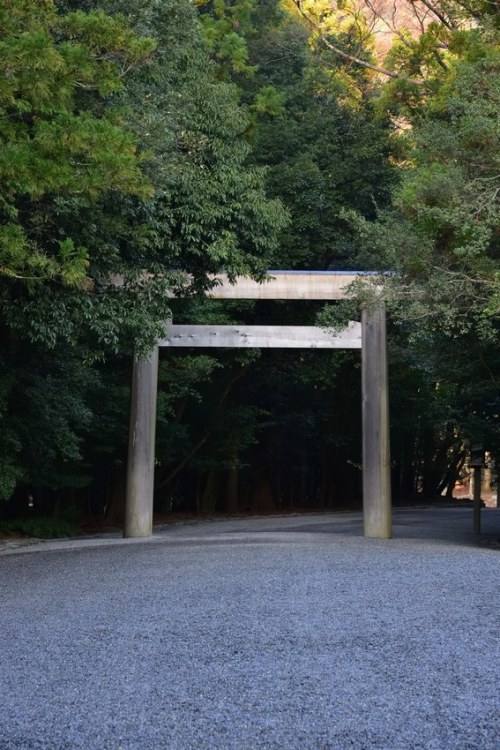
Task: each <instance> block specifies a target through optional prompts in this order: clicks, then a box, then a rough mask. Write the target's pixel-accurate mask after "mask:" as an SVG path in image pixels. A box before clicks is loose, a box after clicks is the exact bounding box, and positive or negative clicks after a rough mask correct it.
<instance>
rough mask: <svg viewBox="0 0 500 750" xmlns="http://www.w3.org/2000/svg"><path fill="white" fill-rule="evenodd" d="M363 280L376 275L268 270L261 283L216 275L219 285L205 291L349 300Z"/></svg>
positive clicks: (221, 296)
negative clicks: (353, 287)
mask: <svg viewBox="0 0 500 750" xmlns="http://www.w3.org/2000/svg"><path fill="white" fill-rule="evenodd" d="M362 277H364V278H367V277H368V278H371V279H375V278H376V277H377V274H367V273H361V272H360V273H356V272H352V273H351V272H348V271H345V272H338V271H267V273H266V278H265V279H264V280H263V281H262V282H260V281H254V280H253V279H250V278H248V277H247V276H238V277H237V278H236V281H235V282H234V283H231V282H230V281H229V279H228V277H227V276H226V275H225V274H217V276H216V277H214V278H215V279H216V280H217V281H218V283H217V284H216V286H214V287H213V288H212V289H211V290H210V291H209V292H207V296H208V297H211V298H213V299H303V300H307V299H322V300H338V299H345V298H346V297H349V296H350V294H349V292H348V287H349V285H350V284H352V283H353V282H354V281H356V280H357V279H360V278H362Z"/></svg>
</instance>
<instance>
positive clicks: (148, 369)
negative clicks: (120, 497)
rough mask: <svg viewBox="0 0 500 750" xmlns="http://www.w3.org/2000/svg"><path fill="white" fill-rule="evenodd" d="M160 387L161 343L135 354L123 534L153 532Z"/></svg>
mask: <svg viewBox="0 0 500 750" xmlns="http://www.w3.org/2000/svg"><path fill="white" fill-rule="evenodd" d="M157 389H158V347H157V346H155V348H154V349H153V351H152V352H151V354H150V355H149V357H147V358H144V359H138V358H137V357H134V369H133V375H132V393H131V405H130V432H129V446H128V463H127V491H126V501H125V528H124V532H123V536H125V537H141V536H151V534H152V533H153V491H154V463H155V432H156V393H157Z"/></svg>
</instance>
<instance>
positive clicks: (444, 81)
mask: <svg viewBox="0 0 500 750" xmlns="http://www.w3.org/2000/svg"><path fill="white" fill-rule="evenodd" d="M498 21H499V15H498V5H497V3H496V2H494V1H493V0H480V1H478V0H464V1H462V0H460V1H459V2H457V1H456V0H430V1H427V0H417V1H416V2H410V0H399V2H396V3H393V2H391V3H386V2H385V1H384V0H356V2H350V0H346V1H345V2H343V1H342V2H335V1H330V0H302V1H300V0H232V1H231V0H227V1H224V0H197V2H194V3H193V2H190V1H189V0H162V1H161V2H160V1H159V0H122V1H121V2H118V0H116V1H115V0H109V1H108V2H104V0H102V2H99V0H81V1H78V0H54V1H52V0H45V1H44V2H42V3H41V2H35V0H0V60H1V66H2V70H3V71H4V74H3V76H2V78H1V80H0V140H1V145H2V148H1V149H0V362H1V369H0V519H3V521H2V523H3V527H4V528H6V529H7V528H10V529H13V528H24V529H28V530H29V529H30V528H31V530H33V528H34V526H33V523H34V519H40V518H42V519H43V518H46V519H47V518H48V519H50V520H49V526H48V527H47V528H49V529H50V533H64V532H69V530H70V529H71V524H72V523H75V522H82V520H84V519H86V521H87V522H88V521H89V519H90V520H93V521H101V522H102V521H103V520H104V521H105V522H106V523H108V524H110V523H119V522H120V519H121V517H122V515H123V505H124V487H125V470H126V453H127V433H128V410H129V394H130V373H131V361H132V354H133V352H134V350H138V351H140V352H145V351H147V349H148V347H150V346H151V345H152V343H153V342H154V340H155V338H156V337H158V336H159V335H160V334H161V332H162V326H163V323H164V321H165V320H166V319H167V318H169V317H170V316H171V315H173V318H174V320H175V322H177V323H182V322H198V323H230V322H231V323H233V322H240V323H242V322H245V323H249V324H258V323H269V324H272V323H277V324H283V323H288V324H295V325H301V324H309V325H310V324H319V325H323V326H338V325H341V324H342V322H343V321H345V320H346V319H348V318H353V317H354V318H355V317H356V316H358V315H359V308H360V306H361V305H362V304H363V301H366V299H365V297H364V294H365V292H364V291H363V290H362V289H359V290H357V292H356V294H355V295H354V298H353V299H352V300H349V302H348V303H345V304H344V303H342V304H336V305H330V306H325V305H323V304H319V303H312V302H296V303H289V302H284V301H281V302H253V301H252V302H249V301H246V302H232V303H229V302H224V303H222V302H215V301H209V300H207V299H206V297H205V296H204V293H205V292H206V290H207V289H209V288H210V286H211V284H212V283H213V281H212V280H211V278H212V276H211V275H213V274H217V273H218V272H222V271H224V272H226V273H229V275H230V277H234V276H235V275H238V274H248V275H250V276H252V277H254V278H256V279H259V278H261V277H262V274H263V272H264V271H265V270H266V269H292V270H293V269H302V270H370V271H382V272H386V273H385V275H384V277H383V278H384V285H383V286H384V288H383V294H384V298H385V301H386V304H387V307H388V310H389V357H390V361H389V366H390V400H391V442H392V464H391V472H392V485H393V494H394V498H395V501H396V502H411V501H414V500H415V498H417V497H418V498H420V499H421V498H422V497H424V498H425V499H426V500H431V499H438V498H441V497H442V496H443V494H444V495H448V496H451V495H452V492H453V489H454V487H455V484H456V482H457V481H458V480H459V479H460V478H461V476H463V472H464V466H465V465H466V462H467V456H468V450H469V448H470V446H471V445H478V444H479V445H481V446H482V447H483V448H484V449H485V450H487V451H488V452H489V455H490V456H491V457H492V458H495V457H496V458H497V461H498V460H499V459H500V429H499V426H500V393H499V389H498V377H499V373H500V368H499V365H500V348H499V313H500V265H499V258H500V252H499V224H498V205H499V204H498V197H499V193H500V183H499V175H500V165H499V149H498V146H499V119H498V118H499V115H498V113H499V111H500V106H499V104H500V91H499V88H500V75H499V46H498ZM186 272H187V273H188V276H186ZM187 278H189V281H187V280H186V279H187ZM116 279H120V283H116ZM172 292H173V293H174V294H175V295H176V298H175V299H172ZM360 390H361V387H360V361H359V353H353V352H340V351H303V352H291V351H283V350H269V351H253V350H248V351H243V352H242V351H235V350H230V351H224V352H220V353H216V354H214V352H213V350H211V351H210V350H207V351H199V352H198V353H192V352H186V353H184V352H183V353H175V354H174V353H172V352H170V351H169V352H168V354H165V353H162V358H161V362H160V391H159V403H158V421H157V454H156V493H155V510H156V512H157V513H158V514H161V515H162V517H163V518H165V517H167V516H168V515H169V514H177V513H181V512H185V513H200V514H204V515H207V514H208V515H210V514H213V513H216V512H228V513H238V512H242V513H244V512H254V513H255V512H258V513H264V512H277V511H290V510H294V509H299V510H301V509H335V508H346V507H358V505H359V504H360V502H361V417H360V413H361V408H360ZM30 524H31V526H30ZM36 524H38V525H37V526H36V528H37V530H38V532H39V533H42V531H40V530H41V529H42V526H43V522H42V521H40V520H37V521H36ZM45 525H46V524H45Z"/></svg>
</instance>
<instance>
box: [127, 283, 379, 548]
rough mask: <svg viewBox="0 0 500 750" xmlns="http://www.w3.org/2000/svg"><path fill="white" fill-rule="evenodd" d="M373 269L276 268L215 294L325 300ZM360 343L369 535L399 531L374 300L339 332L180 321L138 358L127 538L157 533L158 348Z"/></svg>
mask: <svg viewBox="0 0 500 750" xmlns="http://www.w3.org/2000/svg"><path fill="white" fill-rule="evenodd" d="M367 276H372V279H373V277H374V274H364V273H350V272H333V271H332V272H330V271H269V272H268V278H267V279H266V280H265V281H264V282H262V283H258V282H256V281H254V280H252V279H248V278H246V277H239V278H237V279H236V282H235V283H232V284H231V283H229V281H228V279H227V277H224V276H220V277H218V278H217V281H218V283H217V285H216V286H214V288H213V289H212V290H211V291H210V293H209V296H210V297H212V298H216V299H296V300H297V299H303V300H305V299H308V300H309V299H322V300H339V299H344V298H346V297H348V296H350V291H349V285H350V284H351V283H352V282H353V281H355V280H356V279H359V278H360V277H367ZM159 346H167V347H176V346H183V347H219V346H221V347H253V348H259V347H263V348H264V347H265V348H268V347H273V348H301V349H304V348H313V349H315V348H322V349H325V348H328V349H331V348H354V349H359V348H361V354H362V357H361V359H362V422H363V521H364V535H365V536H367V537H375V538H380V539H389V538H390V537H391V536H392V510H391V485H390V450H389V400H388V377H387V345H386V323H385V308H384V306H383V304H381V303H380V304H379V303H376V304H373V305H371V306H370V307H367V308H366V309H365V310H363V312H362V316H361V324H360V323H354V322H353V323H350V324H349V325H348V326H347V327H346V328H345V329H344V330H343V331H341V332H340V333H336V334H334V333H332V332H329V331H325V330H324V329H321V328H317V327H315V326H237V325H233V326H200V325H192V326H175V325H172V324H169V325H168V324H167V335H166V337H165V338H164V339H161V340H160V341H159V342H158V346H156V347H155V349H154V350H153V352H152V353H151V355H150V356H149V358H147V359H136V360H135V361H134V373H133V379H132V397H131V415H130V435H129V455H128V465H127V495H126V509H125V528H124V536H126V537H144V536H150V535H151V533H152V525H153V492H154V458H155V422H156V393H157V381H158V347H159Z"/></svg>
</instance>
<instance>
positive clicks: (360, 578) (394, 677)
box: [0, 509, 500, 750]
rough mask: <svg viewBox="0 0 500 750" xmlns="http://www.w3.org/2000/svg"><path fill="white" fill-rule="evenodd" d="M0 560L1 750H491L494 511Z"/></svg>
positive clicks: (496, 709) (494, 730) (257, 528)
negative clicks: (366, 529) (374, 527)
mask: <svg viewBox="0 0 500 750" xmlns="http://www.w3.org/2000/svg"><path fill="white" fill-rule="evenodd" d="M470 524H471V519H470V512H469V511H468V510H463V509H449V510H405V511H399V512H396V514H395V537H396V538H395V539H393V540H391V541H388V542H387V541H381V540H369V539H364V538H362V537H361V536H360V529H361V521H360V517H359V515H357V514H338V515H310V516H305V517H303V516H302V517H292V518H279V519H278V518H267V519H252V520H241V521H221V522H213V523H201V524H197V525H180V526H174V527H170V528H167V529H164V530H161V531H160V532H159V533H157V535H156V536H155V537H153V539H152V540H149V541H142V540H139V541H138V540H126V541H124V540H120V539H118V538H115V537H109V538H106V537H101V538H95V539H90V540H85V541H81V540H78V541H73V542H69V541H65V542H62V541H61V542H51V543H43V544H34V545H31V546H28V547H24V548H19V549H12V548H4V549H3V551H2V552H0V606H1V609H0V750H14V749H15V750H76V749H80V748H82V749H85V750H118V749H119V748H121V749H122V750H163V749H165V750H205V749H206V750H226V749H228V750H230V749H234V750H240V749H241V750H252V748H259V749H261V748H262V749H263V750H275V749H278V748H279V749H283V750H288V749H290V750H327V749H328V750H334V749H335V750H337V749H338V750H346V749H349V748H354V749H355V750H364V749H365V748H366V750H372V749H377V750H396V749H397V750H400V749H401V750H420V749H422V750H423V749H425V750H448V749H450V748H454V749H455V748H456V749H457V750H467V749H469V748H470V750H498V748H499V747H500V617H499V612H500V605H499V591H500V586H499V584H500V575H499V574H500V551H498V550H495V549H494V548H491V547H490V546H489V541H491V540H495V539H499V538H500V511H498V512H497V511H496V510H491V511H483V527H484V528H485V534H484V536H483V538H482V540H480V541H478V540H477V539H474V537H473V536H472V534H471V533H470Z"/></svg>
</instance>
